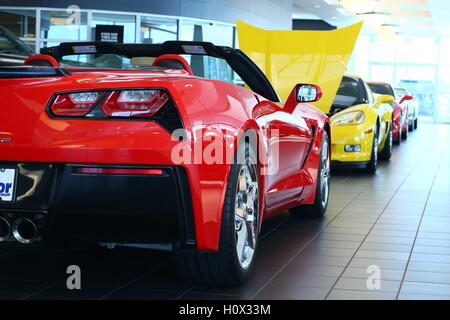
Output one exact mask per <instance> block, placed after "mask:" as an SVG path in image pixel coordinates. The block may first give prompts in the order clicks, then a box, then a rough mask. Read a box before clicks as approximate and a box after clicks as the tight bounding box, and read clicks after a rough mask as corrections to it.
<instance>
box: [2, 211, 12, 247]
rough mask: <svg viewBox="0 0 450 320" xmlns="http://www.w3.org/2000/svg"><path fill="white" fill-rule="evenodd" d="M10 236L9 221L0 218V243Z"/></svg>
mask: <svg viewBox="0 0 450 320" xmlns="http://www.w3.org/2000/svg"><path fill="white" fill-rule="evenodd" d="M10 235H11V225H10V224H9V221H8V220H6V219H5V218H3V217H0V242H1V241H6V240H7V239H8V238H9V236H10Z"/></svg>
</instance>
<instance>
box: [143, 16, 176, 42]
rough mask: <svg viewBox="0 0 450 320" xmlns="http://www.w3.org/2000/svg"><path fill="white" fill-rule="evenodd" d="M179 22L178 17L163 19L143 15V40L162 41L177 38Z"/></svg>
mask: <svg viewBox="0 0 450 320" xmlns="http://www.w3.org/2000/svg"><path fill="white" fill-rule="evenodd" d="M177 25H178V22H177V20H176V19H161V18H155V17H152V16H141V28H140V33H141V38H140V40H141V42H142V43H161V42H164V41H169V40H177V37H178V26H177Z"/></svg>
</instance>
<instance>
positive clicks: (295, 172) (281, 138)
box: [258, 99, 312, 208]
mask: <svg viewBox="0 0 450 320" xmlns="http://www.w3.org/2000/svg"><path fill="white" fill-rule="evenodd" d="M260 108H262V109H264V110H265V112H264V114H263V115H261V116H260V117H259V119H258V123H259V124H260V125H261V128H262V130H263V134H264V136H265V139H266V141H267V151H268V172H267V173H268V175H267V179H266V181H267V182H266V208H271V207H276V206H278V205H280V204H283V203H285V202H286V201H289V200H290V199H295V198H296V197H297V196H298V195H299V194H300V192H301V191H302V188H303V186H302V179H301V176H300V171H301V167H302V165H303V163H304V161H305V158H306V155H307V152H308V149H309V145H310V142H311V138H312V131H311V129H310V128H309V126H308V124H307V123H306V121H305V120H304V119H303V117H298V116H293V115H292V114H290V113H288V112H285V111H283V109H282V108H281V107H280V106H278V105H276V104H275V103H272V102H270V101H268V100H263V99H260Z"/></svg>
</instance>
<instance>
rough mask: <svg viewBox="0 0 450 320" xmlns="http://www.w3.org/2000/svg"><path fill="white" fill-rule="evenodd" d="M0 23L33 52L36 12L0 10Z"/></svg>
mask: <svg viewBox="0 0 450 320" xmlns="http://www.w3.org/2000/svg"><path fill="white" fill-rule="evenodd" d="M0 21H1V22H2V23H1V25H2V26H3V27H5V28H6V29H8V30H9V31H11V32H12V33H13V34H14V35H15V36H17V37H19V38H20V39H21V40H22V41H24V42H25V43H26V44H27V45H28V46H29V47H30V48H31V49H32V50H35V45H36V42H35V40H36V10H20V9H14V10H13V9H7V8H4V9H0Z"/></svg>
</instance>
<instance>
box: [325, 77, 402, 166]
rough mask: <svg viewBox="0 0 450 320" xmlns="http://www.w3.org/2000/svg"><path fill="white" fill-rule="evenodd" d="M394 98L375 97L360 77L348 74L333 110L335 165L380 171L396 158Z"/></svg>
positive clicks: (338, 92) (340, 86) (333, 160)
mask: <svg viewBox="0 0 450 320" xmlns="http://www.w3.org/2000/svg"><path fill="white" fill-rule="evenodd" d="M392 102H394V97H392V96H389V95H376V94H373V93H372V91H371V90H370V88H369V86H368V85H367V84H366V83H365V82H364V80H363V79H361V78H360V77H359V76H357V75H353V74H345V75H344V77H343V79H342V81H341V84H340V85H339V89H338V91H337V94H336V97H335V99H334V101H333V105H332V107H331V109H330V113H329V116H330V119H331V127H332V133H331V135H332V140H331V141H332V142H333V144H332V157H331V160H332V164H333V165H334V166H345V167H353V168H362V169H364V170H365V171H366V172H369V173H374V172H375V171H376V170H377V164H378V158H380V159H382V160H389V159H390V158H391V154H392V125H391V124H392V112H393V110H392V107H391V105H390V103H392Z"/></svg>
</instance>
